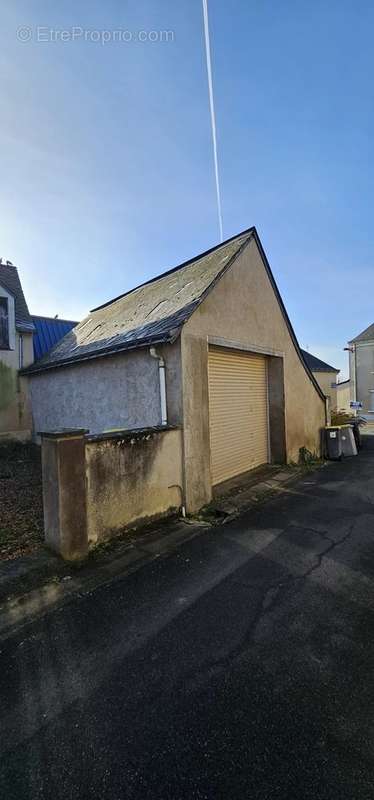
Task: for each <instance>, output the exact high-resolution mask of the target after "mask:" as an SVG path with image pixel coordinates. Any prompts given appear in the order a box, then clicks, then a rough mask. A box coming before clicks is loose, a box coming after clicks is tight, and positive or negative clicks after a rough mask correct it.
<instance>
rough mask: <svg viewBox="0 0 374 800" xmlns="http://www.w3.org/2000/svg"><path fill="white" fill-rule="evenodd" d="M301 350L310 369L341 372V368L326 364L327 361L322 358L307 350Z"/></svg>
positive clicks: (313, 370)
mask: <svg viewBox="0 0 374 800" xmlns="http://www.w3.org/2000/svg"><path fill="white" fill-rule="evenodd" d="M301 352H302V354H303V358H304V361H306V363H307V365H308V367H309V369H311V370H312V372H340V369H336V367H332V366H331V364H326V362H325V361H321V359H320V358H317V356H313V355H312V354H311V353H308V351H307V350H301Z"/></svg>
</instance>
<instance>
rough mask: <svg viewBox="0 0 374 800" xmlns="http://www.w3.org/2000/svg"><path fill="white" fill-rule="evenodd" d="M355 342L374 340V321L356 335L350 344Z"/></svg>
mask: <svg viewBox="0 0 374 800" xmlns="http://www.w3.org/2000/svg"><path fill="white" fill-rule="evenodd" d="M353 342H374V322H373V323H372V325H369V327H368V328H365V330H364V331H362V333H359V334H358V336H355V338H354V339H351V340H350V342H349V344H351V343H353Z"/></svg>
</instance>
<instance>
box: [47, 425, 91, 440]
mask: <svg viewBox="0 0 374 800" xmlns="http://www.w3.org/2000/svg"><path fill="white" fill-rule="evenodd" d="M87 433H89V430H88V428H61V429H60V430H56V431H37V435H38V436H41V437H42V439H71V438H74V437H77V436H85V435H86V434H87Z"/></svg>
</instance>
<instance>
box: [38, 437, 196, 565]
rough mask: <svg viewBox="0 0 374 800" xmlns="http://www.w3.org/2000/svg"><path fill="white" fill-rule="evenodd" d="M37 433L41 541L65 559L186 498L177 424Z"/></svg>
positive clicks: (171, 508) (167, 510)
mask: <svg viewBox="0 0 374 800" xmlns="http://www.w3.org/2000/svg"><path fill="white" fill-rule="evenodd" d="M41 437H42V460H43V502H44V523H45V540H46V542H47V544H48V545H49V546H50V547H51V548H52V549H53V550H55V551H56V552H57V553H59V554H60V555H62V557H63V558H65V559H66V560H74V559H79V558H83V557H84V556H85V555H86V553H87V550H88V548H89V546H90V545H91V546H92V545H94V544H96V543H97V542H100V541H103V540H104V539H109V538H110V537H111V536H114V535H115V534H116V533H118V532H119V531H120V530H122V529H123V528H126V527H127V526H129V525H135V524H136V523H140V521H145V520H150V519H152V518H154V517H159V516H163V515H166V514H168V513H170V512H172V511H176V510H177V509H179V508H181V506H182V505H183V490H182V435H181V431H180V430H179V429H178V428H172V427H167V428H161V427H158V428H143V429H138V430H131V431H120V432H116V433H111V434H98V435H91V436H90V435H87V432H86V431H83V430H65V431H63V430H61V431H55V432H50V431H49V432H46V433H42V434H41Z"/></svg>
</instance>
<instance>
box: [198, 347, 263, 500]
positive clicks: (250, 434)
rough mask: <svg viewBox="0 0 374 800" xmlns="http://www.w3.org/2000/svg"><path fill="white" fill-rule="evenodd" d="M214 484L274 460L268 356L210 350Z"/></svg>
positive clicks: (211, 448) (218, 349)
mask: <svg viewBox="0 0 374 800" xmlns="http://www.w3.org/2000/svg"><path fill="white" fill-rule="evenodd" d="M208 368H209V416H210V451H211V470H212V483H213V485H214V484H217V483H221V481H225V480H228V478H232V477H234V476H235V475H240V474H241V473H242V472H247V470H250V469H253V468H254V467H258V466H259V465H260V464H265V463H266V462H267V461H268V460H269V456H268V453H269V447H268V402H267V369H266V359H265V357H264V356H261V355H257V354H253V353H244V352H242V351H239V350H236V351H235V350H225V349H224V348H219V347H212V348H209V357H208Z"/></svg>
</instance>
